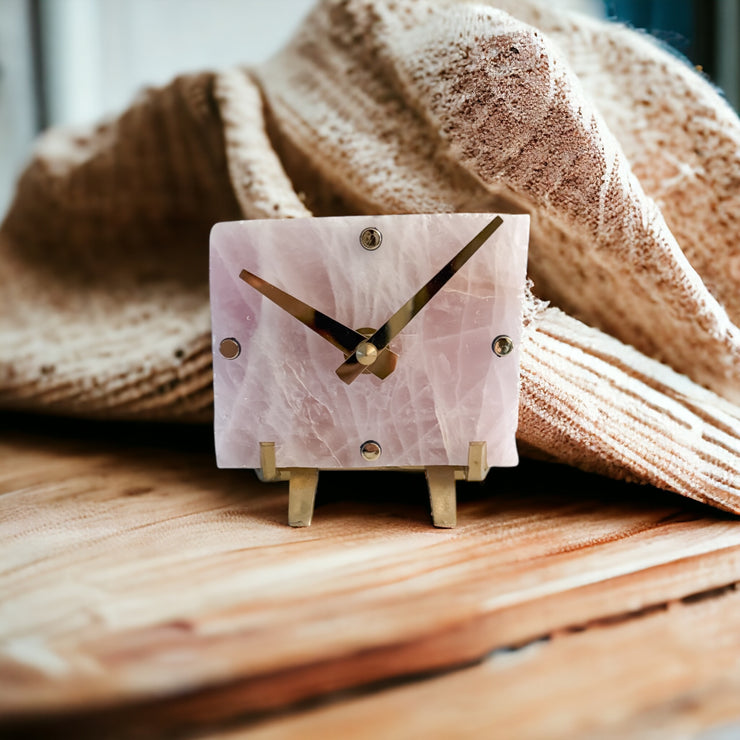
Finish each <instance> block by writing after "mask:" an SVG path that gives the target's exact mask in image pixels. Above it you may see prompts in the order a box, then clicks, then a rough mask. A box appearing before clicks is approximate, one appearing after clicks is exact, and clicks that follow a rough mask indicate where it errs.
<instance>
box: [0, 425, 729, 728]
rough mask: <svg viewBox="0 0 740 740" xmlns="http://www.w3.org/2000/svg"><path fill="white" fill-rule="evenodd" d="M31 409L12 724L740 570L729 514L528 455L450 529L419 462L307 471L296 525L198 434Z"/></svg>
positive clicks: (18, 436) (12, 622)
mask: <svg viewBox="0 0 740 740" xmlns="http://www.w3.org/2000/svg"><path fill="white" fill-rule="evenodd" d="M25 426H26V429H25V430H23V431H22V432H18V431H15V432H5V433H3V434H2V436H1V437H0V542H1V543H2V545H1V547H2V557H1V558H0V569H1V570H0V593H1V594H2V603H0V717H4V718H5V721H6V722H9V721H11V720H13V721H15V720H23V719H24V718H25V719H28V720H29V721H30V719H31V718H33V721H40V718H42V717H43V716H48V717H52V718H56V719H58V717H59V715H60V714H62V713H64V714H69V715H74V714H75V713H76V714H77V718H78V719H80V718H82V720H84V718H85V717H86V716H89V717H91V718H93V719H91V721H94V722H98V721H101V722H106V721H107V719H106V717H107V718H108V719H110V718H112V717H117V718H118V719H117V721H119V722H122V723H123V725H122V726H126V723H127V722H133V721H135V720H137V718H138V720H141V721H142V722H144V724H147V723H148V724H149V725H150V726H155V727H156V726H159V725H158V724H157V723H158V722H162V723H165V724H167V725H168V726H171V727H177V726H179V724H180V723H184V724H185V725H188V726H190V725H191V724H192V722H194V721H196V719H197V721H199V722H204V723H208V722H211V721H216V720H221V719H224V718H229V717H233V716H240V715H245V714H247V715H255V714H259V713H261V712H265V711H267V710H271V709H276V708H280V707H285V706H288V705H290V704H292V703H294V702H298V701H301V700H304V699H306V698H310V697H315V696H321V695H324V694H327V693H329V692H332V691H336V690H342V689H346V688H348V687H353V686H363V685H368V684H371V683H372V682H375V681H382V680H385V679H389V678H397V677H402V676H410V675H415V674H418V673H420V672H425V671H432V670H437V669H445V668H449V667H454V666H460V665H465V664H466V663H469V662H471V661H475V660H478V659H480V658H481V657H482V656H484V655H486V654H487V653H488V652H490V651H491V650H493V649H495V648H499V647H503V646H512V645H517V644H521V643H524V642H527V641H529V640H532V639H535V638H538V637H540V636H543V635H548V634H552V633H553V632H556V631H557V630H561V629H567V628H571V627H573V626H577V625H580V624H584V623H587V622H589V621H592V620H594V619H603V618H608V617H618V616H620V615H624V614H625V613H629V612H635V611H639V610H641V609H644V608H646V607H650V606H651V605H655V604H661V603H664V602H666V601H667V600H670V599H676V598H681V597H683V596H686V595H687V594H692V593H696V592H700V591H705V590H707V589H710V588H714V587H717V586H723V585H725V584H728V583H733V582H735V581H737V580H740V522H739V521H738V520H737V519H736V518H734V517H732V516H729V515H726V514H722V513H720V512H717V511H715V510H712V509H709V508H707V507H703V506H701V505H699V504H695V503H692V502H689V501H685V500H683V499H680V498H678V497H673V496H669V495H666V494H663V493H661V492H658V491H655V490H653V489H650V488H644V487H637V486H630V485H627V484H619V483H616V482H613V481H606V480H603V479H601V478H598V477H594V476H588V475H585V474H581V473H577V472H576V471H573V470H570V469H565V468H559V467H552V466H549V465H547V464H544V463H528V464H524V465H522V466H521V467H520V468H519V469H516V470H511V471H501V472H497V471H494V473H492V475H491V476H489V479H488V481H487V482H486V483H485V484H483V485H480V486H479V485H471V484H461V485H460V486H459V489H458V493H459V514H458V527H457V529H454V530H446V531H445V530H436V529H433V528H432V527H431V526H430V523H429V512H428V499H427V496H426V490H425V483H424V479H423V476H421V475H408V476H404V475H402V474H390V473H376V474H374V475H371V476H366V477H364V476H362V475H360V474H335V475H333V476H331V475H323V474H322V480H321V481H320V484H319V495H318V498H317V511H316V515H315V518H314V523H313V525H312V526H311V527H310V528H305V529H292V528H289V527H287V526H286V519H287V485H286V484H260V483H259V482H258V481H256V479H255V478H254V477H253V476H252V475H251V473H247V472H243V471H219V470H216V469H215V467H214V462H213V455H212V451H211V443H210V433H209V432H208V431H207V430H206V431H204V430H192V431H186V430H171V429H168V428H163V429H162V430H160V431H157V432H151V431H146V430H135V431H134V432H126V431H125V430H122V429H121V428H116V427H114V428H110V427H88V426H84V425H83V426H79V425H78V426H76V427H73V431H74V434H75V436H74V437H73V438H72V439H71V441H62V440H61V439H60V433H61V432H62V431H64V430H65V427H64V425H63V424H61V423H55V424H52V425H51V428H50V429H49V431H48V432H47V433H45V434H42V433H35V432H33V431H29V429H28V428H27V427H28V423H27V422H26V423H25ZM168 439H169V441H168ZM396 483H398V484H400V485H402V486H403V488H404V490H403V493H402V494H401V495H397V494H396V495H394V494H392V493H391V492H390V491H391V489H392V487H393V486H392V485H391V484H396ZM130 707H138V712H137V713H136V714H133V713H132V712H130V711H129V708H130ZM96 711H99V712H100V714H99V715H95V712H96ZM116 713H118V714H116ZM138 720H137V721H138ZM0 721H2V720H0Z"/></svg>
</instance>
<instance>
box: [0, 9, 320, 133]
mask: <svg viewBox="0 0 740 740" xmlns="http://www.w3.org/2000/svg"><path fill="white" fill-rule="evenodd" d="M2 1H3V0H0V2H2ZM312 5H313V0H268V1H267V2H265V0H42V5H41V7H42V13H43V20H44V26H45V28H46V29H48V30H49V31H50V33H49V34H48V38H45V44H46V49H47V52H48V55H47V60H46V61H47V64H46V73H47V75H48V79H49V81H50V88H49V89H50V99H49V114H50V120H51V122H53V123H62V124H70V123H71V124H76V123H86V122H90V121H93V120H96V119H98V118H99V117H100V116H102V115H107V114H109V113H112V112H115V111H117V110H120V109H122V108H124V107H125V106H126V105H127V103H128V102H129V101H130V100H131V99H132V98H133V97H134V95H135V94H136V93H137V91H138V90H139V89H140V88H141V87H142V86H144V85H149V84H162V83H165V82H167V81H168V80H170V79H171V78H172V77H174V76H175V75H176V74H179V73H181V72H188V71H194V70H199V69H206V68H211V69H212V68H223V67H227V66H232V65H235V64H255V63H258V62H261V61H263V60H264V59H266V58H267V57H268V56H269V55H270V54H272V53H273V52H274V51H276V50H277V49H278V48H279V46H281V45H282V44H283V43H284V42H285V41H287V40H288V38H289V36H290V35H291V34H292V33H293V31H294V30H295V29H296V27H297V26H298V25H299V23H300V21H301V20H302V18H303V16H304V15H305V14H306V13H307V12H308V10H309V8H310V7H311V6H312Z"/></svg>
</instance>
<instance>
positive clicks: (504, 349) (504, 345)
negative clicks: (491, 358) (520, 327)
mask: <svg viewBox="0 0 740 740" xmlns="http://www.w3.org/2000/svg"><path fill="white" fill-rule="evenodd" d="M491 347H492V349H493V352H494V354H495V355H497V356H498V357H503V356H504V355H508V354H509V353H510V352H511V350H513V349H514V342H512V341H511V337H507V336H506V335H505V334H500V335H499V336H497V337H496V338H495V339H494V340H493V343H492V344H491Z"/></svg>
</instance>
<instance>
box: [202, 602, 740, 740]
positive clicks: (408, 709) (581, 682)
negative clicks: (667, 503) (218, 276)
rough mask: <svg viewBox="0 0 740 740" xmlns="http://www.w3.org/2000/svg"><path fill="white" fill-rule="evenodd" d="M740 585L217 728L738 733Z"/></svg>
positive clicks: (264, 739) (340, 734)
mask: <svg viewBox="0 0 740 740" xmlns="http://www.w3.org/2000/svg"><path fill="white" fill-rule="evenodd" d="M738 697H740V593H739V592H737V591H734V590H733V591H731V592H728V593H724V594H719V595H716V596H714V597H710V598H707V599H706V600H703V601H701V602H698V603H685V602H673V603H671V604H669V605H667V606H666V607H664V608H662V609H659V610H655V611H653V612H652V613H650V614H649V615H642V616H638V617H635V618H633V619H629V620H626V621H623V622H619V623H616V624H615V623H612V624H602V625H593V626H591V627H590V628H589V629H587V630H585V631H583V632H579V633H569V634H561V635H558V636H556V637H555V638H554V639H552V640H550V641H542V642H538V643H533V644H531V645H529V646H527V647H525V648H523V649H522V650H519V651H514V652H510V653H495V654H494V655H492V656H491V657H490V658H489V659H487V660H485V661H484V662H483V663H481V664H479V665H477V666H474V667H471V668H467V669H463V670H460V671H455V672H453V673H450V674H447V675H444V676H439V677H436V678H431V679H428V680H425V681H419V682H414V683H411V684H407V685H404V686H396V687H393V688H391V689H386V690H383V691H379V692H376V693H373V694H370V695H367V696H362V697H350V698H345V699H344V701H340V702H337V703H335V704H330V705H327V706H323V707H320V708H316V709H312V710H308V711H303V712H297V713H295V714H293V715H292V716H289V717H282V718H272V719H270V720H268V721H266V722H264V723H263V724H262V725H261V726H257V727H255V726H252V727H249V728H248V733H247V732H245V730H244V728H240V729H234V730H231V731H227V732H222V733H217V734H214V735H212V736H210V738H211V740H237V738H241V737H247V736H248V737H249V738H250V739H252V740H280V739H282V738H286V739H287V738H296V737H301V738H344V737H352V738H353V740H363V739H365V738H367V739H368V740H369V739H370V738H373V739H374V738H379V737H382V738H384V740H394V739H395V738H398V739H399V740H401V739H402V738H409V737H475V738H478V737H502V738H529V739H531V740H534V739H535V738H548V740H557V739H559V738H562V739H563V740H566V739H567V740H579V739H583V740H585V739H586V738H588V739H589V740H594V739H595V738H600V739H601V740H621V739H622V738H631V739H636V738H650V739H651V740H675V739H676V738H690V737H695V736H697V735H701V733H702V732H704V731H707V730H709V729H710V728H712V727H720V728H722V727H727V726H731V727H732V728H734V732H732V733H730V730H729V729H727V732H726V734H723V735H722V737H726V738H730V737H737V736H738V734H740V700H739V698H738Z"/></svg>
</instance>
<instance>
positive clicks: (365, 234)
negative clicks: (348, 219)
mask: <svg viewBox="0 0 740 740" xmlns="http://www.w3.org/2000/svg"><path fill="white" fill-rule="evenodd" d="M382 241H383V235H382V234H381V233H380V232H379V231H378V230H377V229H376V228H375V227H374V226H370V227H368V228H367V229H363V230H362V233H361V234H360V244H362V246H363V247H364V248H365V249H367V250H369V251H371V252H372V251H373V250H375V249H377V248H378V247H379V246H380V244H381V242H382Z"/></svg>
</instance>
